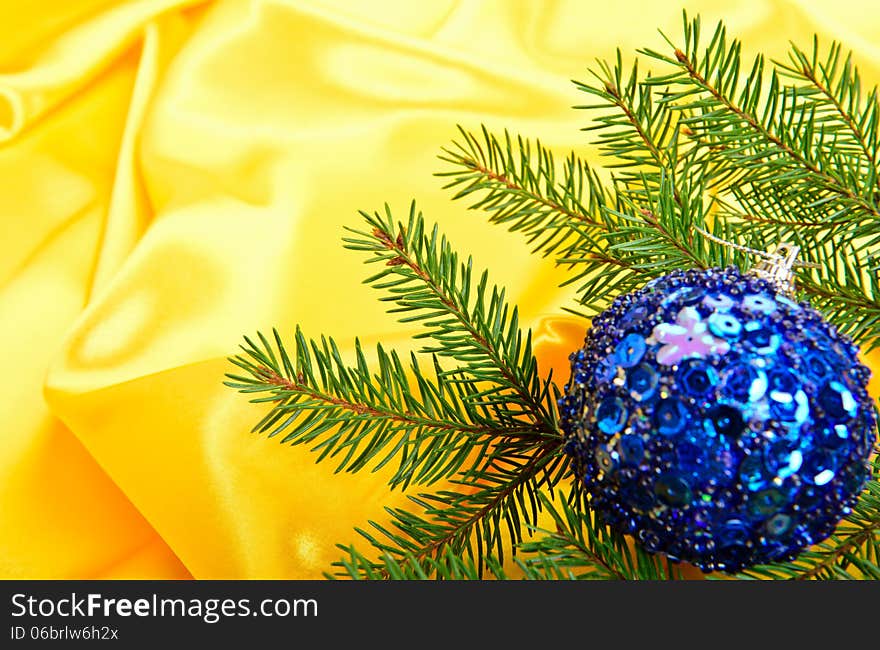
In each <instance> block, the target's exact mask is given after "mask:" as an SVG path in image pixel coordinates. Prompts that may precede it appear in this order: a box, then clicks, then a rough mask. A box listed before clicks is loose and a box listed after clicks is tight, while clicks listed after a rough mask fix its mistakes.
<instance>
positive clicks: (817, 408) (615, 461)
mask: <svg viewBox="0 0 880 650" xmlns="http://www.w3.org/2000/svg"><path fill="white" fill-rule="evenodd" d="M857 355H858V348H857V347H856V346H855V345H854V344H853V343H852V342H851V341H850V340H849V339H848V338H847V337H846V336H844V335H842V334H840V333H838V332H837V331H836V330H835V328H834V327H833V326H832V325H830V324H829V323H828V322H827V321H826V320H825V319H824V318H823V316H822V314H820V313H819V312H818V311H816V310H815V309H813V308H812V307H810V305H809V304H808V303H806V302H802V303H796V302H794V301H793V300H792V299H791V298H790V297H789V296H787V295H785V294H784V293H781V292H779V291H778V290H777V289H776V288H775V287H774V285H773V284H771V283H770V282H768V281H766V280H763V279H760V278H758V277H755V276H752V275H749V274H744V273H741V272H740V271H738V270H736V269H734V268H727V269H710V270H706V271H696V270H694V271H676V272H674V273H671V274H669V275H666V276H664V277H661V278H658V279H656V280H653V281H651V282H650V283H648V285H646V286H645V287H644V288H642V289H640V290H638V291H635V292H633V293H630V294H627V295H624V296H620V297H619V298H617V299H616V300H615V301H614V303H613V305H612V306H611V307H610V308H609V309H608V310H606V311H605V312H603V313H602V314H600V315H598V316H597V317H596V318H594V319H593V326H592V328H591V329H590V331H589V332H588V334H587V337H586V339H585V342H584V347H583V348H582V349H580V350H579V351H577V352H576V353H574V354H573V355H572V356H571V361H572V375H571V379H570V381H569V383H568V384H567V385H566V387H565V393H564V396H563V397H562V399H561V400H560V417H561V423H562V427H563V429H564V431H565V433H566V435H567V445H566V451H567V452H568V454H569V455H570V456H571V457H572V462H573V467H574V469H575V471H576V473H577V476H578V478H579V479H580V480H581V481H582V482H583V485H584V487H585V489H586V491H587V493H588V494H589V497H590V505H591V507H592V508H594V509H595V511H596V512H597V513H598V514H599V515H600V517H601V518H602V519H603V520H604V521H605V522H607V523H608V524H610V525H611V526H613V527H615V528H616V529H617V530H618V531H620V532H622V533H624V534H630V535H633V536H634V537H635V538H636V539H638V540H639V541H640V542H641V543H642V544H643V546H644V547H645V548H646V549H647V550H649V551H652V552H662V553H665V554H667V555H668V556H669V557H670V558H671V559H673V560H675V561H678V560H685V561H688V562H691V563H692V564H694V565H696V566H698V567H700V568H701V569H703V570H704V571H712V570H722V571H728V572H734V571H739V570H741V569H743V568H747V567H750V566H752V565H755V564H760V563H768V562H778V561H785V560H790V559H793V558H794V557H795V556H796V555H797V554H798V552H799V551H800V550H801V549H803V548H804V547H806V546H809V545H811V544H814V543H816V542H819V541H821V540H822V539H824V538H825V537H827V536H828V535H829V534H831V532H832V531H833V530H834V528H835V526H836V525H837V523H838V522H839V520H840V519H841V518H842V517H843V516H845V515H846V514H848V513H849V512H850V510H851V508H852V506H853V505H854V503H855V501H856V499H857V497H858V495H859V493H860V492H861V490H862V488H863V487H864V484H865V481H866V480H867V477H868V476H869V466H868V457H869V455H870V452H871V449H872V447H873V445H874V441H875V436H876V429H877V421H876V415H875V411H874V405H873V402H872V400H871V398H870V397H869V395H868V393H867V390H866V387H867V384H868V380H869V378H870V371H869V369H868V368H867V367H866V366H864V365H862V364H861V363H859V360H858V356H857Z"/></svg>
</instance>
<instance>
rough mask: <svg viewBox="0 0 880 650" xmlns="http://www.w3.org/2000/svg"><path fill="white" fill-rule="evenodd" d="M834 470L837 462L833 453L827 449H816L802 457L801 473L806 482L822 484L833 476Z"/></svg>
mask: <svg viewBox="0 0 880 650" xmlns="http://www.w3.org/2000/svg"><path fill="white" fill-rule="evenodd" d="M836 470H837V462H836V461H835V459H834V455H833V454H831V453H829V452H827V451H823V450H816V451H813V452H812V453H810V455H808V456H807V457H806V458H805V459H804V464H803V471H802V472H801V475H802V476H803V477H804V480H806V481H807V482H808V483H812V484H813V485H818V486H822V485H825V484H826V483H828V482H829V481H831V479H833V478H834V472H835V471H836Z"/></svg>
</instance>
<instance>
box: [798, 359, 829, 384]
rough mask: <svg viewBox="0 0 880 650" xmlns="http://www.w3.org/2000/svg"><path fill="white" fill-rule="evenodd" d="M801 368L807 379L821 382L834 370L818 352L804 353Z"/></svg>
mask: <svg viewBox="0 0 880 650" xmlns="http://www.w3.org/2000/svg"><path fill="white" fill-rule="evenodd" d="M801 368H802V370H803V372H804V374H805V375H806V377H807V378H808V379H811V380H813V381H815V382H821V381H824V380H825V379H828V378H829V377H830V376H831V374H832V373H833V372H834V369H833V368H832V367H831V364H830V363H828V361H827V360H826V359H825V358H824V356H823V355H822V354H820V353H819V352H808V353H807V354H805V355H804V358H803V360H802V362H801Z"/></svg>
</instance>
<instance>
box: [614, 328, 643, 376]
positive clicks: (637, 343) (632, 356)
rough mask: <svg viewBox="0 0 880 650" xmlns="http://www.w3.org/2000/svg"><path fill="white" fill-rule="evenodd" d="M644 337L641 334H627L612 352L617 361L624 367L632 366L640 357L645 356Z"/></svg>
mask: <svg viewBox="0 0 880 650" xmlns="http://www.w3.org/2000/svg"><path fill="white" fill-rule="evenodd" d="M646 349H647V345H646V344H645V337H644V336H642V335H641V334H635V333H633V334H627V335H626V336H624V337H623V340H622V341H621V342H620V343H618V344H617V348H616V349H615V351H614V354H615V356H616V358H617V363H619V364H620V365H621V366H623V367H624V368H632V367H633V366H634V365H636V364H637V363H638V362H639V361H641V360H642V357H643V356H645V350H646Z"/></svg>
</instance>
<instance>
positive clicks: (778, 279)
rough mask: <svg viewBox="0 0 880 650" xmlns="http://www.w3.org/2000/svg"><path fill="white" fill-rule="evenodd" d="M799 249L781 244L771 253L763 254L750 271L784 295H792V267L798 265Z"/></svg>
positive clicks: (788, 244) (792, 245)
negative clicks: (770, 283)
mask: <svg viewBox="0 0 880 650" xmlns="http://www.w3.org/2000/svg"><path fill="white" fill-rule="evenodd" d="M800 250H801V249H800V247H799V246H795V245H794V244H790V243H788V242H782V243H780V244H779V245H778V246H777V247H776V250H775V251H773V253H770V254H765V255H768V256H767V257H764V256H762V257H764V259H762V260H761V261H760V262H758V264H756V265H755V266H754V267H753V268H752V269H751V273H753V274H754V275H757V276H758V277H759V278H763V279H765V280H767V281H768V282H772V283H773V284H774V285H775V286H776V288H777V289H779V290H780V291H782V292H783V293H786V294H789V295H791V294H794V271H793V269H794V266H795V265H796V264H797V263H798V259H797V257H798V253H800Z"/></svg>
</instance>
